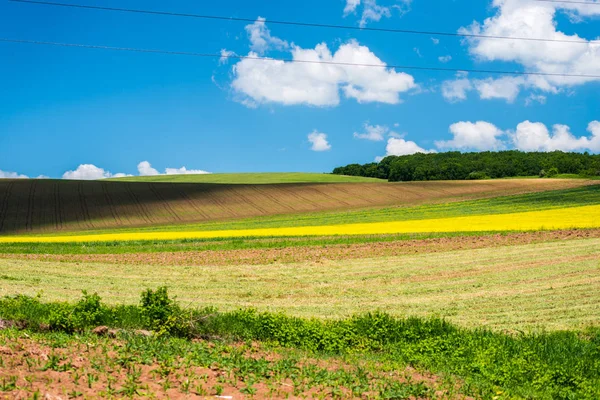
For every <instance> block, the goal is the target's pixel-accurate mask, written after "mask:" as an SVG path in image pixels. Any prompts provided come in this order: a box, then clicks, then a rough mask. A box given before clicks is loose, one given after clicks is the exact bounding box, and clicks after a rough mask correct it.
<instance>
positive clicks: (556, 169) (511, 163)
mask: <svg viewBox="0 0 600 400" xmlns="http://www.w3.org/2000/svg"><path fill="white" fill-rule="evenodd" d="M333 174H336V175H351V176H365V177H369V178H380V179H387V180H389V181H393V182H397V181H429V180H463V179H492V178H508V177H519V176H540V177H552V176H556V175H558V174H578V175H585V176H600V155H593V154H589V153H587V152H586V153H564V152H562V151H554V152H549V153H546V152H531V153H526V152H521V151H516V150H511V151H498V152H490V151H487V152H481V153H461V152H447V153H432V154H422V153H417V154H412V155H409V156H388V157H385V158H384V159H383V160H381V162H379V163H376V162H374V163H369V164H363V165H361V164H350V165H346V166H344V167H338V168H335V169H334V170H333Z"/></svg>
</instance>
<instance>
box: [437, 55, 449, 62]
mask: <svg viewBox="0 0 600 400" xmlns="http://www.w3.org/2000/svg"><path fill="white" fill-rule="evenodd" d="M438 60H439V62H441V63H444V64H445V63H447V62H450V61H452V56H451V55H447V56H441V57H438Z"/></svg>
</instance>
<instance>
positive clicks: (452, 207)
mask: <svg viewBox="0 0 600 400" xmlns="http://www.w3.org/2000/svg"><path fill="white" fill-rule="evenodd" d="M594 204H600V185H590V186H584V187H580V188H575V189H564V190H554V191H546V192H538V193H528V194H521V195H513V196H503V197H494V198H490V199H479V200H469V201H460V202H451V203H443V204H427V205H419V206H413V207H386V208H370V209H361V210H349V211H329V212H318V213H304V214H294V215H289V214H287V215H275V216H264V217H256V218H246V219H241V220H233V221H217V222H208V223H206V222H205V223H198V224H184V225H159V226H151V227H141V228H125V229H98V230H93V231H79V232H65V233H64V234H62V235H65V236H69V235H85V234H88V233H89V234H92V233H93V234H102V233H130V232H157V231H158V232H175V231H194V230H195V231H208V230H228V229H256V228H278V227H294V226H319V225H339V224H354V223H366V222H387V221H405V220H420V219H434V218H449V217H461V216H469V215H486V214H507V213H517V212H523V211H536V210H547V209H554V208H566V207H578V206H585V205H594ZM47 235H55V234H46V235H43V234H38V235H31V236H47ZM1 252H2V251H1V250H0V253H1Z"/></svg>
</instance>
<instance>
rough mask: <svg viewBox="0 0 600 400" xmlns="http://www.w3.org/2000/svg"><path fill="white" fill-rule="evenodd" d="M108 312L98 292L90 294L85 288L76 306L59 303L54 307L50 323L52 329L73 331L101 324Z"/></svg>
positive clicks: (49, 319)
mask: <svg viewBox="0 0 600 400" xmlns="http://www.w3.org/2000/svg"><path fill="white" fill-rule="evenodd" d="M107 312H108V309H107V308H106V307H105V306H104V305H103V304H102V300H101V299H100V296H98V294H97V293H94V294H91V295H90V294H88V293H87V292H86V291H85V290H84V291H83V297H82V299H81V300H79V301H78V302H77V303H76V304H75V305H74V306H70V305H68V304H59V305H57V306H56V307H54V309H53V310H52V311H51V313H50V316H49V318H48V325H50V329H52V330H55V331H61V332H67V333H72V332H75V331H81V330H83V329H85V328H89V327H91V326H96V325H98V324H100V323H101V322H102V320H103V319H104V317H105V315H106V314H107Z"/></svg>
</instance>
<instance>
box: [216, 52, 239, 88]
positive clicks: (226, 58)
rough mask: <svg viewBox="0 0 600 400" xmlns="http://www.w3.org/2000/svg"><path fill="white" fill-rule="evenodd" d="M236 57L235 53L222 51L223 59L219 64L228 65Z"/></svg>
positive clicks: (221, 58) (220, 59)
mask: <svg viewBox="0 0 600 400" xmlns="http://www.w3.org/2000/svg"><path fill="white" fill-rule="evenodd" d="M235 55H236V54H235V52H233V51H229V50H226V49H221V57H220V58H219V64H220V65H223V64H227V63H228V62H229V59H230V58H231V57H233V56H235ZM213 81H214V77H213Z"/></svg>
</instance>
